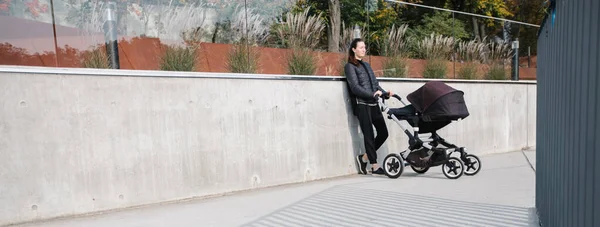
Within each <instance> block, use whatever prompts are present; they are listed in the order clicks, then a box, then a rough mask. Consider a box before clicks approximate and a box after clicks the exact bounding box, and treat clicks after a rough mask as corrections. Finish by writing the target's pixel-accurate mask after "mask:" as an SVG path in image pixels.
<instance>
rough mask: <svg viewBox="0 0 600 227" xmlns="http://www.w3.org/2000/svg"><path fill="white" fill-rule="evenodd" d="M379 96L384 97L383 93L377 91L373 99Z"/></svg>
mask: <svg viewBox="0 0 600 227" xmlns="http://www.w3.org/2000/svg"><path fill="white" fill-rule="evenodd" d="M377 95H379V96H382V95H383V93H382V92H381V91H376V92H375V94H373V97H375V96H377Z"/></svg>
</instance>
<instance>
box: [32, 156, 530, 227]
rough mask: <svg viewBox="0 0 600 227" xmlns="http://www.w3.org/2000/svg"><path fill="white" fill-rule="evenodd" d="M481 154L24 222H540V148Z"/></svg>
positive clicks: (125, 226) (150, 226) (150, 225)
mask: <svg viewBox="0 0 600 227" xmlns="http://www.w3.org/2000/svg"><path fill="white" fill-rule="evenodd" d="M480 158H481V159H482V167H483V168H482V170H481V172H479V173H478V174H477V175H476V176H470V177H469V176H463V177H461V178H459V179H457V180H449V179H446V178H445V177H444V175H443V174H442V172H441V167H436V168H433V169H430V170H429V172H428V173H426V174H423V175H417V174H416V173H414V172H413V171H412V170H411V169H410V167H409V168H408V169H406V170H405V172H404V174H403V175H402V176H401V177H400V178H398V179H389V178H387V177H376V176H362V175H354V176H350V177H344V178H336V179H329V180H323V181H317V182H311V183H305V184H295V185H289V186H281V187H273V188H268V189H262V190H256V191H249V192H242V193H236V194H232V195H228V196H223V197H218V198H212V199H204V200H196V201H189V202H185V203H177V204H168V205H160V206H155V207H147V208H141V209H135V210H125V211H119V212H114V213H108V214H103V215H97V216H90V217H82V218H75V219H65V220H55V221H51V222H46V223H36V224H29V225H23V226H28V227H31V226H48V227H55V226H86V227H104V226H106V227H109V226H110V227H112V226H120V227H133V226H140V227H142V226H143V227H154V226H178V227H187V226H420V227H421V226H538V225H537V217H536V215H535V212H534V209H533V207H534V206H535V172H534V169H535V151H534V150H533V151H525V152H521V151H519V152H511V153H505V154H495V155H487V156H482V157H480ZM528 160H529V161H528Z"/></svg>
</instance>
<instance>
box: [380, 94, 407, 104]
mask: <svg viewBox="0 0 600 227" xmlns="http://www.w3.org/2000/svg"><path fill="white" fill-rule="evenodd" d="M375 97H376V98H377V99H378V100H379V101H380V104H385V99H389V98H390V93H389V92H384V93H382V95H379V94H377V95H376V96H375ZM392 97H394V98H396V99H398V101H400V102H401V103H402V105H404V106H406V103H404V101H403V100H402V98H401V97H400V96H399V95H398V94H394V95H392Z"/></svg>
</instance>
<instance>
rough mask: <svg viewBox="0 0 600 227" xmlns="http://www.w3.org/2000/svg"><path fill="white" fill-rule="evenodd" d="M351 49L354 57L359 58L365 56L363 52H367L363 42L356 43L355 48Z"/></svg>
mask: <svg viewBox="0 0 600 227" xmlns="http://www.w3.org/2000/svg"><path fill="white" fill-rule="evenodd" d="M352 50H353V51H354V55H356V58H359V59H362V58H363V57H364V56H365V54H367V48H366V47H365V43H364V42H358V43H356V48H352Z"/></svg>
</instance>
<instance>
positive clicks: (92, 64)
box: [81, 47, 110, 69]
mask: <svg viewBox="0 0 600 227" xmlns="http://www.w3.org/2000/svg"><path fill="white" fill-rule="evenodd" d="M81 64H82V66H83V67H84V68H96V69H108V68H110V64H109V59H108V54H106V51H105V50H104V49H103V48H101V47H99V48H95V49H93V50H92V51H90V52H88V53H85V54H84V55H83V61H82V62H81Z"/></svg>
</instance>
